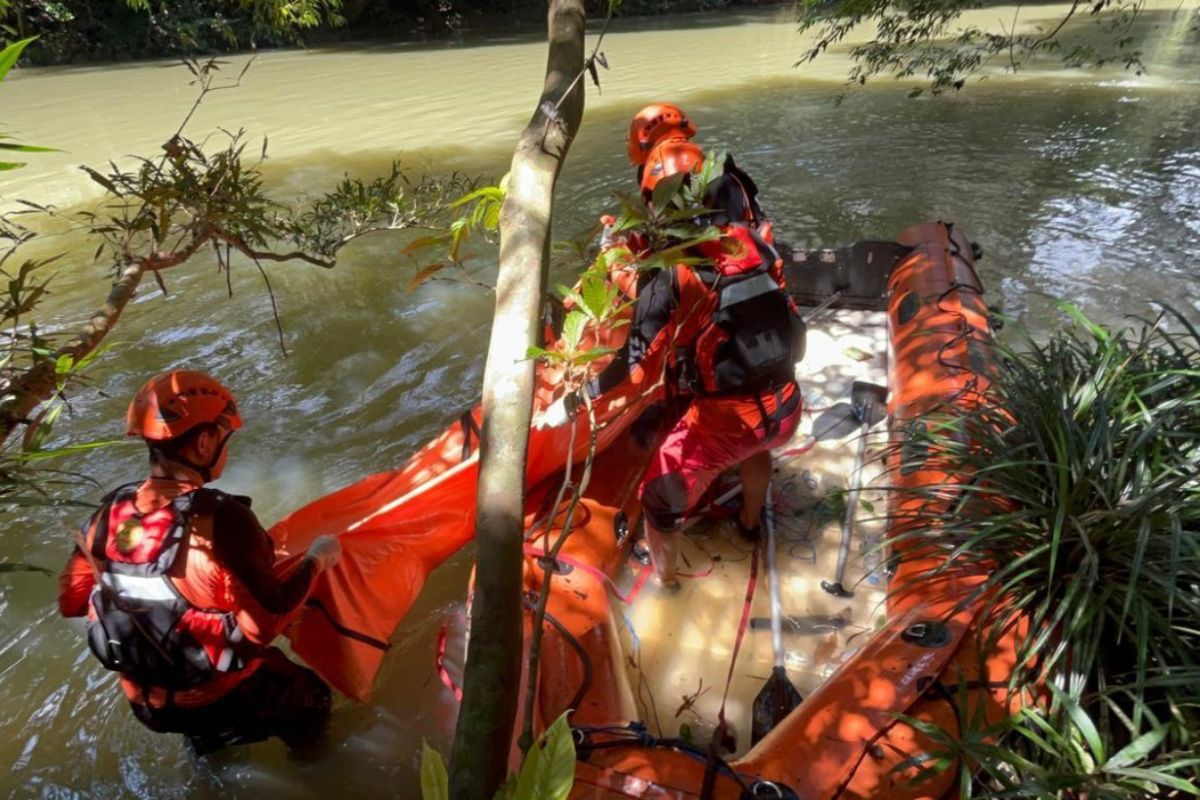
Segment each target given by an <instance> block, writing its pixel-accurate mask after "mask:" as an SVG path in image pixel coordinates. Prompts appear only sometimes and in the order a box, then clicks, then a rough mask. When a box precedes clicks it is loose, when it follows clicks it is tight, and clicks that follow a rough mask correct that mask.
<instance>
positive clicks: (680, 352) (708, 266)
mask: <svg viewBox="0 0 1200 800" xmlns="http://www.w3.org/2000/svg"><path fill="white" fill-rule="evenodd" d="M637 122H638V118H636V117H635V120H634V123H635V126H636V124H637ZM674 125H675V127H674V130H676V131H680V132H686V131H691V132H694V130H695V129H694V127H692V126H691V124H690V122H687V121H686V119H684V120H683V123H679V122H675V123H674ZM680 125H682V127H680ZM635 132H636V131H631V137H630V147H629V150H630V156H631V158H632V157H633V156H634V155H635V151H638V152H640V150H641V148H642V144H641V142H642V138H641V137H635V135H634V134H635ZM703 162H704V152H703V151H702V150H701V149H700V148H699V147H698V146H696V145H695V144H693V143H692V142H691V141H690V140H689V137H688V136H685V135H682V133H681V134H680V135H666V136H661V137H659V138H658V139H657V140H656V141H655V143H654V144H653V145H652V147H651V148H650V151H649V153H648V155H647V156H646V159H645V162H644V164H643V165H642V166H641V167H640V168H639V175H640V177H641V188H642V192H643V196H644V197H645V198H646V200H647V202H651V198H652V197H653V191H654V187H655V186H657V184H658V182H659V181H661V180H663V179H664V178H666V177H668V176H670V175H675V174H678V173H687V174H689V175H690V174H691V173H694V172H695V171H697V170H699V168H700V167H701V165H702V164H703ZM748 183H749V186H748V185H747V184H748ZM756 191H757V190H756V189H754V188H753V183H752V182H750V181H749V178H748V176H746V175H745V173H743V172H742V171H741V170H740V169H737V167H736V165H734V164H733V163H732V160H727V161H726V164H725V169H724V172H723V174H722V175H720V176H719V177H717V178H715V179H714V180H713V181H712V182H711V183H710V185H709V186H708V187H707V189H706V193H705V200H704V204H705V206H706V208H708V209H711V210H715V211H716V212H717V213H715V214H706V215H705V216H704V219H705V221H707V222H712V223H713V224H716V225H717V226H718V227H719V230H720V237H719V239H717V240H715V241H711V242H706V243H703V244H701V245H698V246H697V247H696V251H697V252H696V254H695V255H698V256H700V257H702V258H703V260H704V263H703V264H698V265H695V266H686V265H683V264H678V265H676V266H675V267H673V268H671V269H663V270H658V271H655V272H646V273H643V275H642V277H641V279H640V280H639V285H638V288H637V302H636V304H635V305H634V313H633V323H632V325H631V327H630V332H629V336H628V339H627V340H626V343H625V345H624V346H623V347H622V348H621V350H619V351H618V352H617V353H616V355H615V356H614V357H613V361H612V362H611V364H610V365H609V366H608V367H607V368H606V369H605V370H604V371H603V372H602V373H601V374H600V375H599V376H598V377H597V378H596V379H595V380H594V381H592V382H591V383H590V384H589V385H588V387H587V388H586V391H588V392H589V394H590V395H591V396H592V397H598V396H600V395H601V394H604V393H606V392H608V391H611V390H612V389H613V388H614V387H616V386H618V385H621V384H622V383H624V382H626V381H630V382H633V383H634V384H646V383H649V384H652V383H653V382H654V381H656V380H658V379H659V376H658V375H652V374H647V373H646V372H645V371H644V370H643V369H641V364H642V363H643V362H644V361H651V360H650V359H648V358H647V357H648V356H649V355H650V354H652V353H661V352H664V351H665V352H666V353H667V357H666V364H667V367H666V372H667V374H666V377H665V381H666V384H667V387H668V391H669V392H670V393H672V394H673V395H674V396H675V397H676V398H682V399H683V400H684V402H686V409H685V410H683V412H682V416H681V417H680V418H679V419H678V420H677V421H676V422H675V423H674V425H673V427H672V428H671V430H670V432H669V433H668V434H667V436H666V438H665V440H663V442H662V443H661V444H660V445H659V447H658V449H657V451H656V452H655V455H654V457H653V458H652V459H651V463H650V466H649V468H648V469H647V472H646V474H645V476H644V477H643V479H642V483H641V487H640V493H641V497H642V505H643V510H644V512H645V517H646V538H647V543H648V544H649V546H650V552H651V557H652V559H653V562H654V568H655V574H656V576H657V577H658V579H659V581H660V583H661V584H662V585H664V586H666V587H675V586H677V585H678V581H677V579H676V570H675V561H676V553H677V549H678V536H677V535H676V531H677V530H678V528H679V526H680V523H681V522H682V520H683V518H684V516H685V514H686V513H687V512H688V511H690V510H692V509H694V507H695V505H696V504H697V503H698V501H699V500H700V498H701V497H702V495H703V494H704V491H705V490H706V489H707V488H708V487H709V485H711V483H712V482H713V481H714V480H715V479H716V478H717V477H718V476H719V475H720V474H721V473H722V472H724V471H725V470H726V469H729V468H730V467H734V466H738V467H739V469H740V472H741V477H742V486H743V505H742V508H741V510H740V512H739V514H738V517H737V525H738V528H739V530H740V531H741V533H742V534H743V535H744V536H746V537H747V538H755V537H757V535H758V516H759V513H760V512H761V510H762V506H763V503H764V501H765V498H766V490H767V484H768V482H769V480H770V475H771V455H770V450H771V448H773V447H777V446H779V445H781V444H783V443H784V442H786V441H787V440H788V439H790V438H791V436H792V434H793V433H794V432H795V430H796V427H797V425H798V424H799V421H800V413H801V398H800V390H799V387H798V386H797V385H796V381H795V374H794V373H795V362H796V361H798V360H799V359H800V358H801V357H802V356H803V336H804V329H803V323H802V322H801V321H800V319H799V316H798V314H797V309H796V307H795V305H794V304H793V303H792V302H791V300H790V299H789V298H788V296H787V293H786V291H785V290H784V279H783V270H782V261H781V260H780V258H779V255H778V254H777V253H776V252H775V250H774V247H773V246H772V244H771V243H770V241H769V238H768V237H769V227H768V228H767V229H766V230H765V231H764V230H763V227H764V226H763V225H762V224H761V210H760V209H759V208H758V204H757V202H756V201H755V199H754V194H755V193H756ZM764 233H765V234H766V235H764ZM653 361H655V362H656V361H657V359H655V360H653ZM577 405H578V399H577V398H576V397H575V396H574V395H566V396H564V397H562V398H560V399H559V400H557V401H556V402H555V403H554V404H552V405H551V406H550V407H548V408H547V409H546V411H545V412H544V414H543V417H542V420H541V422H540V424H541V425H543V426H553V425H557V424H562V423H564V422H565V421H566V420H567V419H569V418H570V415H571V414H572V413H573V411H574V407H575V406H577Z"/></svg>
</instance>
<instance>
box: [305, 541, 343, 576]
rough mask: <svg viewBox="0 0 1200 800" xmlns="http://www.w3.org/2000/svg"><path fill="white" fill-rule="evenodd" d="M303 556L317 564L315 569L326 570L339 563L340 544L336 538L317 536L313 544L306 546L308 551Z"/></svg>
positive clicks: (340, 555)
mask: <svg viewBox="0 0 1200 800" xmlns="http://www.w3.org/2000/svg"><path fill="white" fill-rule="evenodd" d="M304 555H305V557H306V558H311V559H312V560H313V561H315V562H316V563H317V569H319V570H326V569H329V568H330V567H332V566H333V565H334V564H336V563H338V562H339V561H341V559H342V543H341V542H339V541H338V538H337V537H336V536H330V535H329V534H326V535H324V536H318V537H317V538H316V539H313V543H312V544H310V545H309V546H308V551H307V552H306V553H305V554H304Z"/></svg>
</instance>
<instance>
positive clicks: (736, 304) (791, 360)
mask: <svg viewBox="0 0 1200 800" xmlns="http://www.w3.org/2000/svg"><path fill="white" fill-rule="evenodd" d="M697 250H698V251H699V252H700V254H701V255H703V256H705V257H706V259H707V260H708V261H709V262H710V263H709V264H706V265H705V266H702V267H697V268H694V269H693V268H689V267H681V268H680V269H681V270H683V272H682V273H681V282H680V297H681V301H682V299H683V298H684V296H685V293H687V292H692V293H695V292H697V291H703V292H705V293H706V296H704V297H702V298H694V299H693V302H694V303H697V304H699V305H700V307H701V308H704V309H705V311H706V312H707V313H708V319H707V320H702V324H701V327H700V330H699V333H698V334H697V335H696V337H695V339H694V342H693V344H692V345H691V347H690V348H688V350H687V351H685V353H684V354H683V357H682V359H681V361H682V362H683V364H684V367H683V370H682V373H681V374H682V375H683V376H684V379H683V383H684V388H686V389H690V390H691V391H692V392H694V393H696V394H705V395H720V394H747V393H761V392H765V391H773V390H775V389H778V388H780V387H782V386H784V385H786V384H788V383H790V382H791V381H793V380H794V379H795V370H796V362H798V361H800V360H801V359H802V358H804V345H805V326H804V322H803V320H802V319H801V318H800V316H799V315H798V313H797V312H796V308H795V306H794V305H793V304H792V302H791V301H790V300H789V298H788V296H787V292H786V291H785V290H784V288H783V286H782V284H781V283H780V281H779V279H778V278H777V277H776V276H777V275H782V272H781V270H780V264H779V263H778V262H779V255H778V253H776V251H775V249H774V248H773V247H772V246H771V245H769V244H768V243H767V242H766V241H765V240H764V239H763V238H762V237H761V236H759V235H758V234H757V233H756V232H755V231H753V230H751V229H750V227H749V226H747V225H744V224H738V223H734V224H730V225H727V226H725V228H724V229H723V230H722V232H721V238H720V239H718V240H716V241H714V242H707V243H704V244H702V245H700V246H698V248H697ZM689 270H690V273H691V274H690V275H689V274H688V271H689ZM681 306H683V303H682V302H681ZM684 307H686V306H684ZM702 313H705V312H702ZM689 361H690V363H687V362H689Z"/></svg>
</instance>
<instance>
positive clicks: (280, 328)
mask: <svg viewBox="0 0 1200 800" xmlns="http://www.w3.org/2000/svg"><path fill="white" fill-rule="evenodd" d="M254 266H256V267H258V274H259V275H262V279H263V283H264V284H266V286H267V297H269V298H271V314H272V315H273V316H274V317H275V331H276V332H277V333H278V334H279V349H280V350H282V351H283V357H284V358H287V357H288V351H287V344H285V343H284V341H283V321H282V320H281V319H280V318H279V306H277V305H276V304H275V292H274V291H272V289H271V279H270V278H268V277H267V271H266V270H265V269H263V265H262V264H261V263H260V262H259V260H258V259H257V258H256V259H254Z"/></svg>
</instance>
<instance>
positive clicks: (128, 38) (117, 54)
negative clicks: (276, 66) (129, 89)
mask: <svg viewBox="0 0 1200 800" xmlns="http://www.w3.org/2000/svg"><path fill="white" fill-rule="evenodd" d="M341 9H342V0H216V1H215V2H214V0H125V2H120V0H56V1H55V2H51V1H49V0H24V2H21V3H12V2H0V19H2V20H3V30H4V31H5V32H6V33H7V34H8V36H19V37H22V38H23V37H24V36H25V34H26V33H36V34H37V37H38V39H39V41H38V43H37V45H36V46H35V47H34V48H32V50H31V56H32V58H33V62H34V63H38V64H45V63H61V62H66V61H80V60H96V59H125V58H140V57H148V56H163V55H178V56H191V55H196V54H202V53H213V52H228V51H230V50H234V49H237V48H239V47H246V46H258V45H278V44H296V43H299V42H300V41H301V35H302V34H303V33H304V32H306V31H311V30H313V29H316V28H320V27H327V28H334V27H337V26H339V25H341V24H343V22H344V19H343V17H342V14H341Z"/></svg>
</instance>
